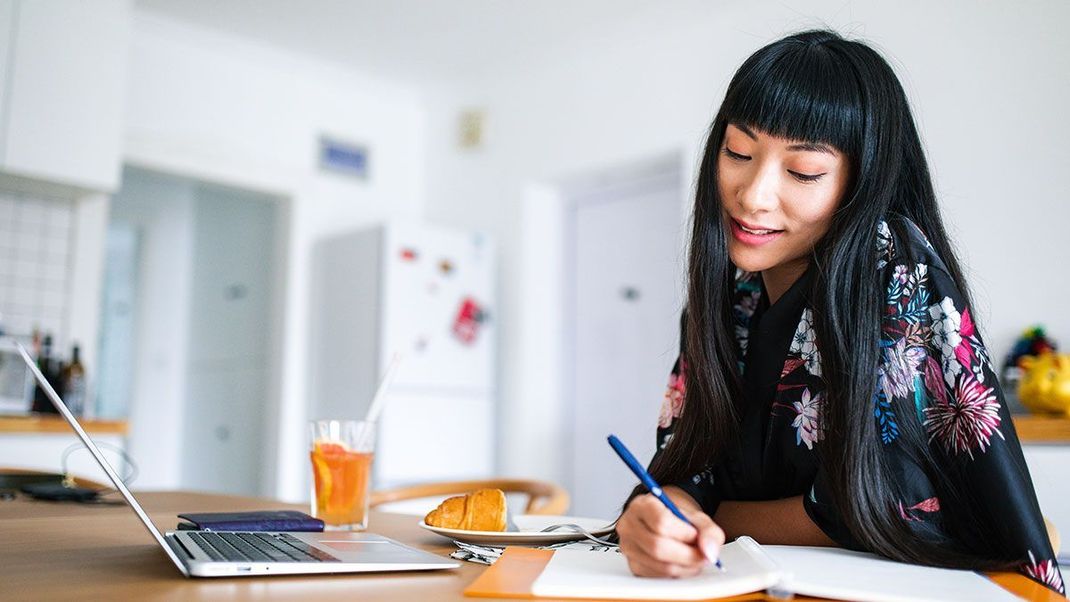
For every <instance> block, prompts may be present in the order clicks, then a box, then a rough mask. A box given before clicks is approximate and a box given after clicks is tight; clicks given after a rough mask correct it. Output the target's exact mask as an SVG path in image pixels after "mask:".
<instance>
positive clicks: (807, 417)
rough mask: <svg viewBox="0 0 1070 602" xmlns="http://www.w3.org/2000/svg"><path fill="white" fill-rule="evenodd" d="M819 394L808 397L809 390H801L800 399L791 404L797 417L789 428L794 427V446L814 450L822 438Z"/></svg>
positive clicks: (820, 397)
mask: <svg viewBox="0 0 1070 602" xmlns="http://www.w3.org/2000/svg"><path fill="white" fill-rule="evenodd" d="M821 403H822V396H821V393H818V394H817V395H814V396H812V397H811V396H810V389H809V388H807V389H803V392H802V398H801V399H800V400H799V401H796V402H795V403H793V404H791V405H792V407H793V408H794V409H795V412H796V413H797V415H796V416H795V420H794V421H792V423H791V426H793V427H795V444H796V445H803V444H805V445H806V449H811V450H812V449H814V443H817V442H818V441H821V439H823V438H824V433H823V432H822V430H821V424H820V420H821Z"/></svg>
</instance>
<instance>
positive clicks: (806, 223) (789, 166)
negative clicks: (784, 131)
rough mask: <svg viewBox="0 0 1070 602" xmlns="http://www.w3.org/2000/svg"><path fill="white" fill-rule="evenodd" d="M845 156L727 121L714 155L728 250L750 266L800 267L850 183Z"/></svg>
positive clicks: (750, 268) (759, 269)
mask: <svg viewBox="0 0 1070 602" xmlns="http://www.w3.org/2000/svg"><path fill="white" fill-rule="evenodd" d="M847 172H848V165H847V158H846V157H845V156H844V155H843V153H842V152H840V151H839V150H837V149H835V148H832V147H831V146H828V145H824V144H813V143H807V142H800V141H797V140H786V139H784V138H774V137H772V136H769V135H766V134H764V133H762V132H760V131H756V130H752V129H750V128H748V127H746V126H744V125H736V124H729V125H728V128H727V130H726V131H725V138H724V143H723V144H722V146H721V149H720V153H719V155H718V159H717V186H718V190H719V191H720V195H721V203H722V210H723V211H724V215H723V217H724V222H725V227H726V228H727V229H728V232H727V234H728V254H729V256H730V257H731V258H732V263H734V264H735V265H736V266H737V267H739V268H742V269H743V270H746V271H748V272H763V271H765V270H770V269H780V270H782V271H789V272H795V271H798V273H800V274H801V273H802V270H804V269H805V267H806V265H807V263H808V256H809V254H810V251H811V250H812V249H813V247H814V245H815V244H816V243H817V242H818V241H819V240H820V239H821V237H822V236H824V235H825V232H827V231H828V229H829V226H830V224H831V223H832V214H833V213H834V212H835V211H836V209H837V207H839V205H840V199H841V198H842V197H843V194H844V191H845V189H846V188H847V181H848V173H847Z"/></svg>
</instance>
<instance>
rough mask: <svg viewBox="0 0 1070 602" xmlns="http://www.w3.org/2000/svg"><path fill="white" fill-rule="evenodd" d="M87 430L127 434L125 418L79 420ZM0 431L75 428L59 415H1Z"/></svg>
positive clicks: (53, 431) (33, 431)
mask: <svg viewBox="0 0 1070 602" xmlns="http://www.w3.org/2000/svg"><path fill="white" fill-rule="evenodd" d="M78 422H79V424H81V425H82V428H83V429H85V432H87V433H92V434H96V435H125V434H126V433H127V431H128V429H129V427H128V425H127V422H126V421H125V420H90V419H85V420H79V421H78ZM0 433H69V434H71V435H73V434H74V430H73V429H71V427H70V425H68V424H67V422H66V421H65V420H63V418H61V417H59V416H38V415H33V416H0Z"/></svg>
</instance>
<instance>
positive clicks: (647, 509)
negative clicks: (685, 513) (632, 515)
mask: <svg viewBox="0 0 1070 602" xmlns="http://www.w3.org/2000/svg"><path fill="white" fill-rule="evenodd" d="M643 498H644V499H643V500H642V507H641V508H637V510H639V511H640V512H639V513H638V515H637V518H639V520H640V521H641V522H642V523H643V524H644V525H645V526H646V528H647V529H649V530H650V531H651V532H653V533H656V534H658V535H660V536H662V537H670V538H672V539H675V540H677V541H682V542H684V543H692V542H694V541H695V538H696V537H697V536H698V532H697V531H696V530H695V528H694V527H692V526H691V525H689V524H687V523H685V522H684V521H682V520H680V518H679V517H678V516H676V515H675V514H673V513H672V512H671V511H670V510H669V509H668V508H666V507H665V504H663V503H661V500H659V499H658V498H656V497H654V496H652V495H649V494H647V495H645V496H643ZM637 501H638V500H637Z"/></svg>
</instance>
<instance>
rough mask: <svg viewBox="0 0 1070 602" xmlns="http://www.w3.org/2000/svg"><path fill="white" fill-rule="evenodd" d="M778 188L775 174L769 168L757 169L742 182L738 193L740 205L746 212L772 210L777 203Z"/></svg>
mask: <svg viewBox="0 0 1070 602" xmlns="http://www.w3.org/2000/svg"><path fill="white" fill-rule="evenodd" d="M778 189H779V182H778V179H777V175H776V174H775V173H772V170H771V169H767V168H760V169H757V170H755V171H754V172H753V173H752V174H750V177H749V178H748V179H747V180H745V181H744V182H743V186H742V189H741V190H740V193H739V204H740V207H741V208H742V209H743V211H745V212H746V213H764V212H768V211H772V210H773V209H775V208H776V207H777V204H778V203H779V200H778V192H779V190H778Z"/></svg>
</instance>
